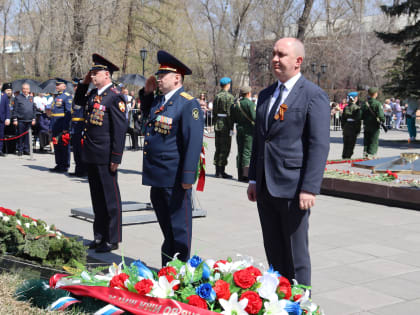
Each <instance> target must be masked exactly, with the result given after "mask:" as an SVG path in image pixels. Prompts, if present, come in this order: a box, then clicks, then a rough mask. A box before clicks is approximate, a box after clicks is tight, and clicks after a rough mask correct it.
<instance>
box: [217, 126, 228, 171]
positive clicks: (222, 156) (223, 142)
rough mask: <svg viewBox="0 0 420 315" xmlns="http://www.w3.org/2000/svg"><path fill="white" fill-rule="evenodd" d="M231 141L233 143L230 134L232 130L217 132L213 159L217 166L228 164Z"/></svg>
mask: <svg viewBox="0 0 420 315" xmlns="http://www.w3.org/2000/svg"><path fill="white" fill-rule="evenodd" d="M231 143H232V137H231V136H230V130H227V131H216V132H215V146H216V152H215V153H214V161H213V164H214V165H216V166H226V165H227V163H228V156H229V153H230V145H231Z"/></svg>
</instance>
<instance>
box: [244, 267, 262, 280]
mask: <svg viewBox="0 0 420 315" xmlns="http://www.w3.org/2000/svg"><path fill="white" fill-rule="evenodd" d="M245 269H247V270H249V272H250V273H251V274H252V275H253V276H254V277H255V278H257V277H259V276H262V273H261V271H260V270H259V269H258V268H255V267H254V266H249V267H248V268H245Z"/></svg>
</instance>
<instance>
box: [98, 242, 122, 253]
mask: <svg viewBox="0 0 420 315" xmlns="http://www.w3.org/2000/svg"><path fill="white" fill-rule="evenodd" d="M116 249H118V243H117V244H110V243H108V242H103V243H102V244H101V245H99V246H98V247H96V249H95V252H97V253H108V252H110V251H112V250H116Z"/></svg>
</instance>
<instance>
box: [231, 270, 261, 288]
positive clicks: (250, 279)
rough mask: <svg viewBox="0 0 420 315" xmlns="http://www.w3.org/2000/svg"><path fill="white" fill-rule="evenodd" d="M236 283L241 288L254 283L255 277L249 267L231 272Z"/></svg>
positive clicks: (248, 286)
mask: <svg viewBox="0 0 420 315" xmlns="http://www.w3.org/2000/svg"><path fill="white" fill-rule="evenodd" d="M233 280H234V281H235V283H236V285H237V286H239V287H241V288H242V289H249V288H250V287H252V285H253V284H254V283H255V281H256V278H255V277H254V275H253V274H252V271H250V270H249V269H247V268H246V269H242V270H238V271H236V272H235V273H234V274H233Z"/></svg>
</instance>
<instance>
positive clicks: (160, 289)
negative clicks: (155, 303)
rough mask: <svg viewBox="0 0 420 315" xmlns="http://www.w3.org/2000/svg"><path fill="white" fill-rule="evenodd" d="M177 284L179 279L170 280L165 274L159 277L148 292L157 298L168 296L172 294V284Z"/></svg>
mask: <svg viewBox="0 0 420 315" xmlns="http://www.w3.org/2000/svg"><path fill="white" fill-rule="evenodd" d="M177 284H179V280H172V281H171V282H169V281H168V279H166V277H165V276H162V277H159V281H158V282H157V283H154V284H153V289H152V291H151V292H150V294H151V295H152V296H154V297H158V298H162V299H165V298H168V297H170V296H174V289H173V288H174V286H176V285H177Z"/></svg>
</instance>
